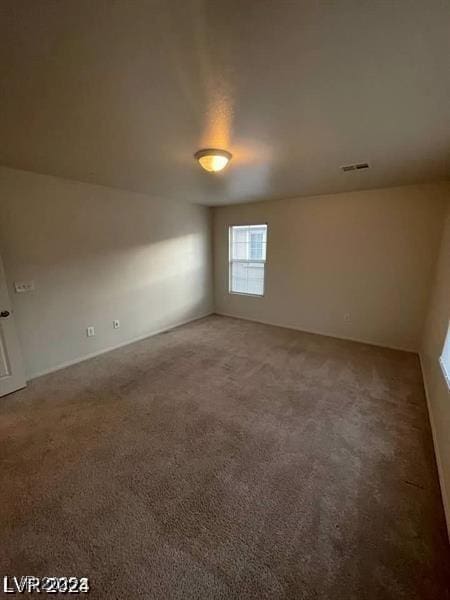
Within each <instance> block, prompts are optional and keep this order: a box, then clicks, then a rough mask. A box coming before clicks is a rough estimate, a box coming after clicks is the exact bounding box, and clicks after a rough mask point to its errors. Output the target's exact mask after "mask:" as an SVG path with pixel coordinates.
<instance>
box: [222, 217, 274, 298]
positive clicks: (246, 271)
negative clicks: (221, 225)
mask: <svg viewBox="0 0 450 600" xmlns="http://www.w3.org/2000/svg"><path fill="white" fill-rule="evenodd" d="M266 250H267V225H233V226H232V227H230V228H229V282H230V285H229V289H230V292H231V293H234V294H250V295H253V296H263V295H264V276H265V267H266Z"/></svg>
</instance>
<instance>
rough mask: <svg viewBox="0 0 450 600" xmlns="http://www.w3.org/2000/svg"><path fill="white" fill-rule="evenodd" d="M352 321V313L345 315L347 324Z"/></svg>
mask: <svg viewBox="0 0 450 600" xmlns="http://www.w3.org/2000/svg"><path fill="white" fill-rule="evenodd" d="M351 320H352V315H351V314H350V313H345V315H344V321H345V322H346V323H350V322H351Z"/></svg>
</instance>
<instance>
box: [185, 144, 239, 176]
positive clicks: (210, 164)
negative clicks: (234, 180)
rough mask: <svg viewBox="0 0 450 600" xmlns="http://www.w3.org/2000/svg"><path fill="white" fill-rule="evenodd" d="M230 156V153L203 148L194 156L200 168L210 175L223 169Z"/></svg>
mask: <svg viewBox="0 0 450 600" xmlns="http://www.w3.org/2000/svg"><path fill="white" fill-rule="evenodd" d="M231 156H232V155H231V153H230V152H227V151H226V150H218V149H216V148H205V149H204V150H199V151H198V152H196V153H195V154H194V157H195V158H196V159H197V160H198V162H199V163H200V166H201V167H203V168H204V169H205V171H209V172H210V173H217V171H221V170H222V169H225V167H226V166H227V164H228V163H229V162H230V160H231Z"/></svg>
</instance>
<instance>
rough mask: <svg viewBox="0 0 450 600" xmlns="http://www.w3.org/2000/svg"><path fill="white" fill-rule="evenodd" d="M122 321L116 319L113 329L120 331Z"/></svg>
mask: <svg viewBox="0 0 450 600" xmlns="http://www.w3.org/2000/svg"><path fill="white" fill-rule="evenodd" d="M119 327H120V321H119V320H118V319H114V321H113V329H119Z"/></svg>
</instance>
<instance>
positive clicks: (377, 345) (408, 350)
mask: <svg viewBox="0 0 450 600" xmlns="http://www.w3.org/2000/svg"><path fill="white" fill-rule="evenodd" d="M214 314H216V315H219V316H221V317H231V318H233V319H242V320H243V321H251V322H252V323H261V324H262V325H272V327H281V328H282V329H292V330H293V331H303V333H312V334H314V335H323V336H325V337H331V338H335V339H337V340H345V341H348V342H358V343H359V344H367V345H368V346H376V347H377V348H388V349H389V350H400V351H401V352H409V353H412V354H418V351H417V350H414V349H412V348H404V347H402V346H390V345H386V344H377V343H376V342H370V341H368V340H362V339H359V338H354V337H350V336H342V335H340V336H339V335H331V334H330V333H326V332H325V331H313V330H311V329H302V328H300V327H294V326H292V325H281V324H280V323H274V322H273V321H262V320H260V319H251V318H249V317H240V316H239V315H232V314H231V313H226V312H219V311H217V310H216V311H214Z"/></svg>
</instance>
